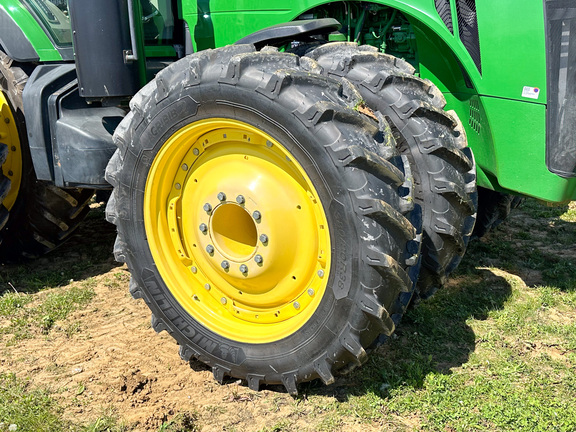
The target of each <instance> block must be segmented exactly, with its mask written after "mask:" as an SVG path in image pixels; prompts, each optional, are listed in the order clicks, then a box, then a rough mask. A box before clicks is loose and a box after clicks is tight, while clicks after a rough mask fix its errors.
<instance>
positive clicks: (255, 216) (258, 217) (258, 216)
mask: <svg viewBox="0 0 576 432" xmlns="http://www.w3.org/2000/svg"><path fill="white" fill-rule="evenodd" d="M252 217H253V218H254V219H256V220H260V218H261V217H262V214H260V212H259V211H258V210H256V211H255V212H254V213H252Z"/></svg>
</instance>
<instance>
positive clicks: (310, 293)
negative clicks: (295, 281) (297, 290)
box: [308, 288, 314, 297]
mask: <svg viewBox="0 0 576 432" xmlns="http://www.w3.org/2000/svg"><path fill="white" fill-rule="evenodd" d="M308 295H309V296H310V297H312V296H313V295H314V290H313V289H312V288H308Z"/></svg>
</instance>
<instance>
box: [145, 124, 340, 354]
mask: <svg viewBox="0 0 576 432" xmlns="http://www.w3.org/2000/svg"><path fill="white" fill-rule="evenodd" d="M160 179H163V181H161V180H160ZM166 179H169V181H168V182H167V181H166ZM145 208H146V209H148V210H149V211H148V210H147V211H146V212H145V225H146V229H147V234H148V238H149V242H150V246H151V251H152V254H153V256H154V259H155V262H156V264H157V265H158V268H159V271H160V273H161V275H162V277H163V278H164V280H165V281H166V283H167V285H168V287H169V289H170V291H171V292H172V293H173V294H174V296H175V298H176V299H177V300H178V302H179V303H180V304H181V305H182V306H183V307H184V308H185V309H186V310H187V311H188V312H189V313H190V314H191V315H192V316H193V317H194V318H195V319H197V320H198V321H199V322H201V323H202V324H204V325H205V326H206V327H208V328H210V329H211V330H214V331H216V332H218V333H219V334H222V335H224V336H227V337H229V338H233V339H235V340H245V341H250V342H261V343H264V342H269V341H273V340H277V339H279V338H282V337H285V336H287V335H289V334H291V333H293V332H294V331H296V330H297V329H298V328H299V327H301V326H302V325H303V324H304V323H305V322H306V321H307V320H308V319H309V317H310V316H311V315H312V314H313V312H314V310H315V309H316V308H317V306H318V304H319V302H320V299H321V297H322V295H323V293H324V291H325V287H326V279H327V278H326V277H325V276H324V275H325V274H328V272H329V266H330V260H329V250H330V249H329V233H328V229H327V221H326V217H325V215H324V210H323V208H322V205H321V203H320V201H319V199H318V196H317V193H316V191H315V189H314V187H313V186H312V184H311V181H310V180H309V178H308V176H307V174H306V172H305V171H304V170H303V169H302V167H301V166H300V165H299V164H298V163H296V162H295V161H294V160H293V158H292V156H291V154H290V153H289V152H288V150H287V149H285V148H284V147H283V146H282V145H281V144H280V143H278V142H277V141H275V140H274V139H273V138H272V137H270V136H268V135H267V134H265V133H264V132H262V131H260V130H259V129H256V128H254V127H252V126H250V125H247V124H245V123H241V122H238V121H234V120H226V119H219V120H206V121H201V122H197V123H193V124H191V125H189V126H187V127H185V128H183V129H182V130H180V131H179V132H177V133H176V134H175V135H174V136H173V137H171V138H170V139H169V140H168V141H167V142H166V143H165V144H164V146H163V148H162V149H161V151H160V152H159V154H158V155H157V156H156V158H155V160H154V162H153V164H152V168H151V171H150V175H149V178H148V181H147V188H146V194H145Z"/></svg>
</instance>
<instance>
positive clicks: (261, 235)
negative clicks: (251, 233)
mask: <svg viewBox="0 0 576 432" xmlns="http://www.w3.org/2000/svg"><path fill="white" fill-rule="evenodd" d="M260 241H261V242H262V243H264V244H266V243H268V236H267V235H266V234H260Z"/></svg>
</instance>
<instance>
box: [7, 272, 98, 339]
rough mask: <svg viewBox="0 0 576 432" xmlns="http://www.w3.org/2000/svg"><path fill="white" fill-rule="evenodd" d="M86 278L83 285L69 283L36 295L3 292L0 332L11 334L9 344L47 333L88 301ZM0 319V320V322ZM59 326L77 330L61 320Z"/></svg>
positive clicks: (89, 287) (89, 285)
mask: <svg viewBox="0 0 576 432" xmlns="http://www.w3.org/2000/svg"><path fill="white" fill-rule="evenodd" d="M92 285H93V283H92V281H91V280H90V279H89V280H88V281H87V282H84V284H83V286H73V287H71V288H67V289H59V290H55V291H50V292H41V293H39V294H35V295H32V294H18V293H6V294H4V295H3V296H1V297H0V319H2V318H4V322H5V323H4V325H1V326H0V334H8V335H12V338H11V339H10V343H14V342H16V341H19V340H23V339H28V338H30V337H33V336H36V335H38V334H44V335H46V334H48V333H50V331H51V330H52V329H53V328H54V326H55V324H56V323H57V322H58V321H62V320H64V319H65V318H67V317H68V315H69V314H70V313H71V312H72V311H74V310H76V309H78V308H79V307H81V306H83V305H85V304H87V303H88V302H90V300H92V298H93V297H94V295H95V293H94V290H93V287H92ZM1 322H2V321H0V323H1ZM61 329H62V330H63V331H64V332H65V333H66V334H67V335H69V336H70V335H72V334H74V333H76V332H77V331H78V325H77V323H74V322H67V323H63V325H62V327H61Z"/></svg>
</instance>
